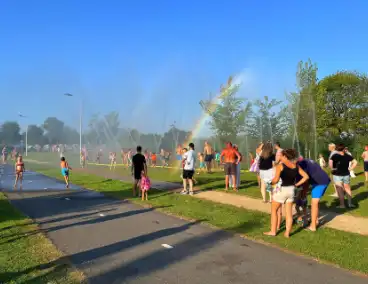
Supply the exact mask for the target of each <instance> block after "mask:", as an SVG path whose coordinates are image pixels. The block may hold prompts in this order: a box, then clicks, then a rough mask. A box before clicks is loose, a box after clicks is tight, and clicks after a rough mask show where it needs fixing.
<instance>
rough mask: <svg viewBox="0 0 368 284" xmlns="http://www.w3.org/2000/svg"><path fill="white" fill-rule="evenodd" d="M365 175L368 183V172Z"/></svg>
mask: <svg viewBox="0 0 368 284" xmlns="http://www.w3.org/2000/svg"><path fill="white" fill-rule="evenodd" d="M364 174H365V181H366V182H368V172H364Z"/></svg>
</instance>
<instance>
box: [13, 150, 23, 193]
mask: <svg viewBox="0 0 368 284" xmlns="http://www.w3.org/2000/svg"><path fill="white" fill-rule="evenodd" d="M24 171H25V167H24V163H23V158H22V156H19V157H18V159H17V162H16V163H15V182H14V189H17V185H18V181H19V184H20V186H19V189H22V183H23V172H24Z"/></svg>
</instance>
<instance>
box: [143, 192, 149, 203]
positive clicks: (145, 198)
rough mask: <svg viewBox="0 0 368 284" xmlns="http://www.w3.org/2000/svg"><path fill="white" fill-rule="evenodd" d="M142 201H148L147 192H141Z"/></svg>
mask: <svg viewBox="0 0 368 284" xmlns="http://www.w3.org/2000/svg"><path fill="white" fill-rule="evenodd" d="M142 200H143V201H144V200H148V190H142Z"/></svg>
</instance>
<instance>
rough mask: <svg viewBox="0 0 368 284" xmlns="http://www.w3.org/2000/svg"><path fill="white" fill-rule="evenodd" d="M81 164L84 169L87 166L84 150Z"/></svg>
mask: <svg viewBox="0 0 368 284" xmlns="http://www.w3.org/2000/svg"><path fill="white" fill-rule="evenodd" d="M81 165H82V169H84V167H85V166H86V154H85V153H84V152H83V151H82V152H81Z"/></svg>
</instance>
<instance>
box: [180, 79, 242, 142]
mask: <svg viewBox="0 0 368 284" xmlns="http://www.w3.org/2000/svg"><path fill="white" fill-rule="evenodd" d="M242 83H243V76H242V74H240V75H237V76H235V77H234V78H233V77H232V76H230V77H229V79H228V81H227V84H226V86H223V85H221V86H220V92H219V93H218V94H217V95H216V96H215V97H214V98H213V99H212V100H211V101H210V102H209V103H208V104H207V105H206V106H205V108H206V110H205V111H203V113H202V115H201V117H200V118H199V119H198V120H197V122H196V124H195V127H194V128H193V130H192V132H191V135H189V136H188V137H187V139H186V140H185V142H184V145H188V143H190V142H191V141H192V140H193V138H196V137H198V136H199V134H200V132H201V130H202V129H203V128H204V127H205V124H206V121H207V119H208V118H209V116H210V115H211V113H212V112H214V111H215V110H216V107H217V104H218V103H219V100H220V99H222V98H224V97H227V96H228V95H229V94H231V92H232V91H233V90H234V89H235V88H239V87H240V86H241V85H242ZM202 103H203V101H201V104H202ZM184 145H183V146H184Z"/></svg>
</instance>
